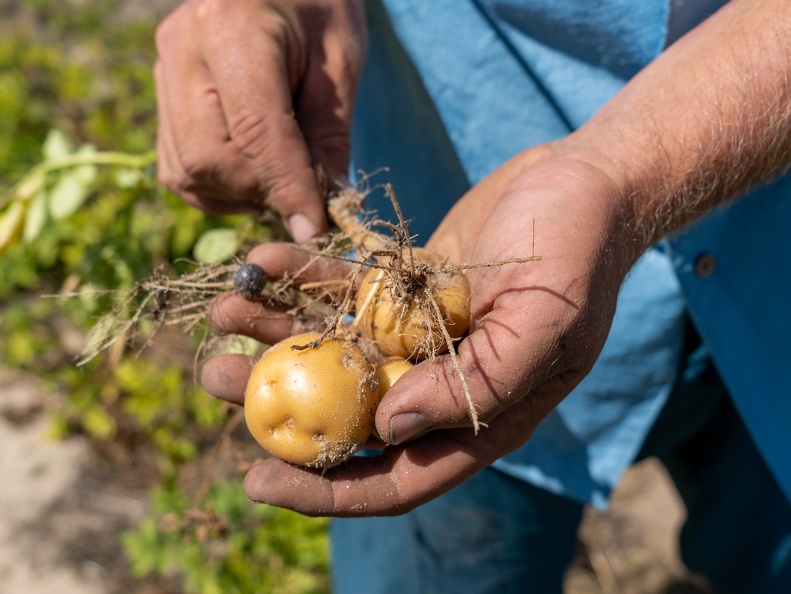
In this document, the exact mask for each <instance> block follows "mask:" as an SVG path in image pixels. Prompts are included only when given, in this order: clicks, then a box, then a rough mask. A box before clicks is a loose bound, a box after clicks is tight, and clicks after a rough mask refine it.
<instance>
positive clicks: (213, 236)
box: [192, 229, 238, 264]
mask: <svg viewBox="0 0 791 594" xmlns="http://www.w3.org/2000/svg"><path fill="white" fill-rule="evenodd" d="M237 241H238V240H237V237H236V230H235V229H210V230H209V231H206V232H205V233H204V234H203V235H201V236H200V237H199V238H198V241H196V242H195V247H194V248H193V251H192V255H193V257H194V258H195V259H196V260H198V262H202V263H203V264H216V263H217V262H224V261H225V260H228V259H230V258H232V257H233V256H234V255H235V254H236V250H237Z"/></svg>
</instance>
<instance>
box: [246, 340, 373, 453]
mask: <svg viewBox="0 0 791 594" xmlns="http://www.w3.org/2000/svg"><path fill="white" fill-rule="evenodd" d="M319 336H320V335H319V334H316V333H308V334H301V335H298V336H292V337H291V338H288V339H286V340H283V341H281V342H279V343H278V344H276V345H275V346H273V347H272V348H270V349H269V350H268V351H266V352H265V353H264V355H263V356H262V357H261V359H260V360H259V361H258V362H257V363H256V366H255V368H254V369H253V373H252V374H251V376H250V379H249V381H248V384H247V390H246V392H245V420H246V421H247V426H248V428H249V430H250V432H251V433H252V435H253V437H255V439H256V441H258V443H260V444H261V446H262V447H263V448H264V449H266V450H267V451H268V452H270V453H271V454H272V455H274V456H276V457H278V458H280V459H281V460H285V461H286V462H291V463H293V464H297V465H300V466H307V467H311V468H329V467H331V466H335V465H337V464H340V463H341V462H343V461H345V460H347V459H348V458H350V457H351V456H352V455H354V453H355V452H357V451H358V450H359V449H360V448H361V447H362V446H363V444H364V443H365V441H366V440H367V439H368V438H369V436H370V435H371V432H372V431H373V428H374V415H375V413H376V407H377V405H378V404H379V400H380V396H379V390H378V384H377V381H376V379H375V369H374V366H373V365H372V364H371V363H369V362H368V360H367V359H366V358H365V355H364V354H363V352H362V351H361V350H360V349H359V348H358V347H357V346H356V345H355V344H354V343H352V342H349V341H345V340H337V339H333V338H325V339H324V340H323V341H322V342H321V343H320V344H319V345H318V346H316V347H311V348H307V349H304V350H296V349H292V348H291V347H292V346H294V345H297V346H304V345H306V344H308V343H310V342H312V341H314V340H316V339H318V338H319Z"/></svg>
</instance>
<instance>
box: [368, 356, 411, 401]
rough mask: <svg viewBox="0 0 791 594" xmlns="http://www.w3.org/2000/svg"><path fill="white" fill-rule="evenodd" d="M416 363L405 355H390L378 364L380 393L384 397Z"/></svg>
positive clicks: (377, 377) (377, 376)
mask: <svg viewBox="0 0 791 594" xmlns="http://www.w3.org/2000/svg"><path fill="white" fill-rule="evenodd" d="M413 367H414V365H413V364H412V363H410V362H409V361H407V360H406V359H404V358H403V357H398V356H395V357H388V358H387V359H385V360H384V361H381V362H379V363H377V364H376V381H377V383H378V384H379V395H380V396H382V397H384V395H385V394H387V391H388V390H389V389H390V388H392V387H393V384H394V383H396V382H397V381H398V378H400V377H401V376H402V375H404V374H405V373H406V372H407V371H409V370H410V369H412V368H413Z"/></svg>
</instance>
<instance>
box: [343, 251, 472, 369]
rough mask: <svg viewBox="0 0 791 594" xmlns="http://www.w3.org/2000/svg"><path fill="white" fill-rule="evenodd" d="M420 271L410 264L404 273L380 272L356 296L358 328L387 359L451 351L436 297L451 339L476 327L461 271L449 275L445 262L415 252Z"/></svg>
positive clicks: (365, 280) (370, 275)
mask: <svg viewBox="0 0 791 594" xmlns="http://www.w3.org/2000/svg"><path fill="white" fill-rule="evenodd" d="M413 252H414V256H415V260H416V263H415V267H414V269H415V273H414V274H412V271H411V269H410V267H409V266H407V265H406V263H402V265H401V266H400V267H399V269H398V272H399V274H396V275H394V276H395V279H393V278H391V277H392V276H393V275H391V273H389V272H387V271H384V270H382V269H379V268H373V269H371V270H370V271H369V272H368V273H367V274H366V275H365V277H364V278H363V281H362V283H361V285H360V289H359V290H358V291H357V295H356V311H357V317H358V320H357V321H356V325H357V327H358V328H359V329H360V330H361V331H362V332H363V333H364V334H365V335H366V336H367V337H368V338H370V339H371V340H373V341H374V343H375V344H376V346H377V347H378V348H379V350H380V351H381V352H382V353H383V354H384V355H398V356H401V357H404V358H407V359H410V358H411V359H421V358H425V357H428V356H431V355H438V354H440V353H443V352H445V351H446V350H447V349H448V345H447V341H446V340H445V338H444V336H443V335H442V331H441V328H440V324H439V321H438V316H437V314H436V312H435V309H434V305H433V304H432V302H431V298H432V297H433V299H434V300H436V305H437V306H438V307H439V311H440V313H441V315H442V318H443V321H444V325H445V328H446V329H447V331H448V334H449V336H450V338H451V339H457V338H461V337H463V336H464V335H465V334H466V333H467V330H468V329H469V325H470V285H469V282H468V281H467V277H466V276H465V275H464V273H463V272H461V271H456V270H453V271H443V266H444V265H445V259H444V258H443V257H442V256H439V255H437V254H434V253H432V252H429V251H427V250H424V249H420V248H415V249H414V250H413Z"/></svg>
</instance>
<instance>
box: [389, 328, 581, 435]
mask: <svg viewBox="0 0 791 594" xmlns="http://www.w3.org/2000/svg"><path fill="white" fill-rule="evenodd" d="M530 334H531V335H532V340H530V341H528V340H524V339H522V340H520V337H519V332H518V331H516V329H515V327H514V325H509V324H505V323H503V320H502V319H497V316H496V314H490V315H489V316H487V317H486V318H484V320H483V321H482V322H480V323H479V324H478V325H477V327H476V329H475V331H474V332H473V333H471V334H470V335H469V336H468V337H467V338H466V339H465V340H464V341H462V343H461V344H460V346H459V352H458V355H456V357H455V358H454V357H452V356H451V355H449V354H446V355H442V356H441V357H437V358H435V359H432V360H427V361H424V362H422V363H420V364H418V365H416V366H415V367H413V368H412V369H410V370H409V371H407V372H406V373H405V374H404V375H403V376H401V378H400V379H399V380H398V381H397V382H396V383H395V384H394V385H393V387H392V388H391V389H390V390H389V391H388V392H387V393H386V394H385V396H384V398H383V399H382V402H381V403H380V405H379V407H378V409H377V413H376V427H377V431H378V432H379V435H380V436H381V437H382V438H383V439H384V441H386V442H387V443H389V444H391V445H397V444H402V443H404V442H405V441H408V440H410V439H414V438H416V437H419V436H421V435H423V434H424V433H427V432H429V431H434V430H437V429H450V428H469V427H474V428H475V429H476V430H478V429H480V428H482V427H485V426H486V425H487V424H489V423H490V421H492V420H493V419H494V418H495V417H498V415H500V413H502V412H503V411H505V410H506V409H510V410H509V414H504V415H501V416H499V417H498V418H497V421H498V425H499V426H500V427H501V431H505V433H507V434H509V435H513V436H514V439H515V440H516V441H519V439H518V436H519V435H522V437H523V438H524V439H526V436H527V435H529V434H530V433H531V432H532V430H533V429H534V428H535V426H537V425H538V423H539V422H540V421H541V419H543V418H544V417H545V416H546V415H547V414H549V412H550V411H551V410H552V408H554V407H555V406H557V404H558V403H559V402H560V400H562V399H563V397H565V395H566V394H568V392H569V391H571V389H572V388H573V386H574V385H575V384H576V383H577V382H578V381H579V379H580V378H581V376H582V375H583V374H582V373H579V372H577V371H576V368H574V367H573V366H570V365H568V364H567V362H564V361H563V360H562V359H563V357H562V356H561V355H560V354H559V353H558V351H557V350H556V349H555V348H552V347H551V346H550V343H548V342H544V341H542V340H541V339H540V338H537V337H536V334H537V333H535V332H532V333H530ZM529 353H533V355H532V356H529V355H528V354H529ZM539 353H540V354H539ZM511 413H513V414H511ZM501 435H503V433H501Z"/></svg>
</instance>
